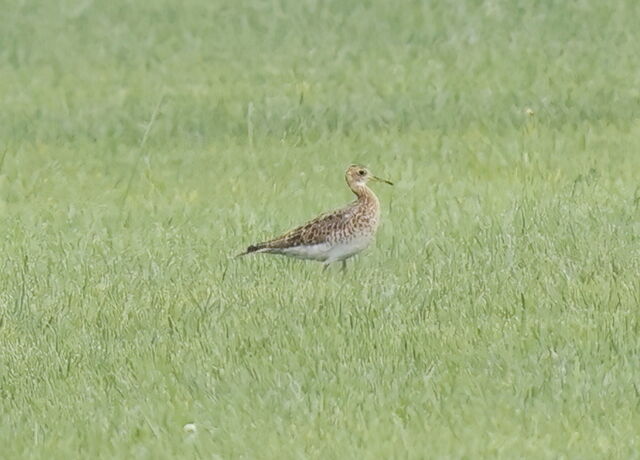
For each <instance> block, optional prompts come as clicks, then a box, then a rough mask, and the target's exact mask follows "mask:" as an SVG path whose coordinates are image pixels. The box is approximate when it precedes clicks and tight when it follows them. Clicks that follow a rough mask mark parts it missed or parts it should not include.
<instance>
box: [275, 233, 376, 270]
mask: <svg viewBox="0 0 640 460" xmlns="http://www.w3.org/2000/svg"><path fill="white" fill-rule="evenodd" d="M372 240H373V237H372V236H361V237H357V238H352V239H350V240H348V241H345V242H341V243H334V244H331V243H322V244H314V245H312V246H296V247H292V248H286V249H282V250H281V252H282V254H284V255H287V256H289V257H296V258H298V259H311V260H317V261H320V262H324V263H327V264H330V263H332V262H337V261H340V260H345V259H348V258H349V257H351V256H354V255H356V254H357V253H359V252H361V251H362V250H364V249H366V248H367V246H369V244H371V241H372Z"/></svg>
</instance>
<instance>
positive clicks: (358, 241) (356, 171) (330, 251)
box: [239, 165, 393, 267]
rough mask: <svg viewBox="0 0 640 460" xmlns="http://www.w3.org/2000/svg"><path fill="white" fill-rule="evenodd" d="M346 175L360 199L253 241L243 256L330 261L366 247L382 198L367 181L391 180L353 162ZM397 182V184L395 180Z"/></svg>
mask: <svg viewBox="0 0 640 460" xmlns="http://www.w3.org/2000/svg"><path fill="white" fill-rule="evenodd" d="M345 179H346V181H347V184H348V185H349V188H351V191H353V193H354V194H355V195H356V196H357V199H356V200H355V201H354V202H353V203H350V204H349V205H347V206H345V207H344V208H341V209H338V210H336V211H333V212H329V213H326V214H322V215H321V216H318V217H316V218H315V219H313V220H311V221H309V222H307V223H306V224H304V225H302V226H300V227H297V228H295V229H293V230H291V231H289V232H287V233H285V234H284V235H281V236H279V237H277V238H274V239H271V240H269V241H265V242H263V243H258V244H255V245H251V246H249V247H248V248H247V250H246V251H245V252H243V253H242V254H239V255H240V256H243V255H246V254H251V253H267V254H280V255H285V256H289V257H296V258H299V259H309V260H317V261H319V262H323V263H324V264H325V265H329V264H331V263H333V262H337V261H342V262H343V267H344V264H345V263H346V262H345V261H346V259H348V258H349V257H352V256H354V255H356V254H357V253H359V252H360V251H362V250H364V249H365V248H366V247H367V246H369V244H370V243H371V242H372V241H373V239H374V236H375V233H376V230H377V229H378V224H379V223H380V202H379V201H378V197H376V195H375V194H374V193H373V191H371V189H370V188H369V187H367V182H368V181H370V180H372V181H379V182H386V183H388V184H391V182H389V181H387V180H383V179H380V178H378V177H376V176H373V175H371V173H369V171H368V170H367V168H365V167H364V166H359V165H352V166H350V167H349V168H348V169H347V171H346V173H345ZM391 185H393V184H391Z"/></svg>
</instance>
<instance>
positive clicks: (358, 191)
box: [351, 184, 379, 206]
mask: <svg viewBox="0 0 640 460" xmlns="http://www.w3.org/2000/svg"><path fill="white" fill-rule="evenodd" d="M351 190H352V191H353V193H354V194H355V195H356V196H357V197H358V202H359V203H362V204H368V205H373V206H379V201H378V197H377V196H376V195H375V193H373V190H371V189H370V188H369V187H367V186H366V185H364V184H363V185H356V186H354V187H352V188H351Z"/></svg>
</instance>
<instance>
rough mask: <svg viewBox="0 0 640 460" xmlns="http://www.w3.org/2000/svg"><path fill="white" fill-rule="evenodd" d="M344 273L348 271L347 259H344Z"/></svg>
mask: <svg viewBox="0 0 640 460" xmlns="http://www.w3.org/2000/svg"><path fill="white" fill-rule="evenodd" d="M341 270H342V273H345V272H346V271H347V259H345V260H343V261H342V268H341Z"/></svg>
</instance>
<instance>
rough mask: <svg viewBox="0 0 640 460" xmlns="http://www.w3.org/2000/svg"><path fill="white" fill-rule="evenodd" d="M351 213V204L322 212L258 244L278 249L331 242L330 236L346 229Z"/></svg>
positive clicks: (334, 235)
mask: <svg viewBox="0 0 640 460" xmlns="http://www.w3.org/2000/svg"><path fill="white" fill-rule="evenodd" d="M352 214H353V206H347V207H345V208H342V209H338V210H336V211H333V212H330V213H327V214H323V215H321V216H318V217H316V218H315V219H313V220H312V221H309V222H307V223H306V224H304V225H301V226H300V227H298V228H294V229H293V230H291V231H289V232H287V233H285V234H284V235H282V236H279V237H278V238H274V239H273V240H270V241H266V242H264V243H262V244H260V245H258V246H262V247H263V248H272V249H280V248H290V247H295V246H306V245H313V244H321V243H326V242H331V241H332V238H335V237H336V236H338V235H340V234H341V233H343V232H344V230H346V226H347V222H349V220H350V218H351V216H352Z"/></svg>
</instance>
